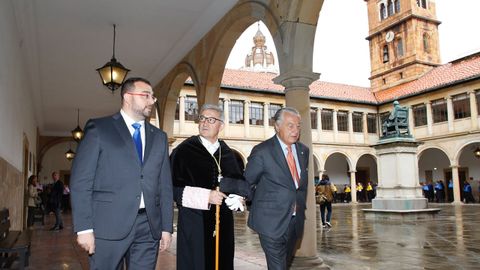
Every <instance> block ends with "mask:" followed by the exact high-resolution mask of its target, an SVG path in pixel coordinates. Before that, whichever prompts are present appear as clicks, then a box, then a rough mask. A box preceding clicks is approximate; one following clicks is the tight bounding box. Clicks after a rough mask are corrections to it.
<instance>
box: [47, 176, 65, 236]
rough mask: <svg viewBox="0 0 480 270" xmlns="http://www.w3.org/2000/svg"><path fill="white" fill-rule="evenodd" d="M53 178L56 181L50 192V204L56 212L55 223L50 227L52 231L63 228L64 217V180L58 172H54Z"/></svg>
mask: <svg viewBox="0 0 480 270" xmlns="http://www.w3.org/2000/svg"><path fill="white" fill-rule="evenodd" d="M52 179H53V181H54V183H53V186H52V192H51V193H50V199H49V200H50V205H51V207H52V211H53V212H54V213H55V225H53V227H52V228H50V230H51V231H59V230H63V219H62V197H63V182H62V181H61V180H60V174H59V173H58V172H52Z"/></svg>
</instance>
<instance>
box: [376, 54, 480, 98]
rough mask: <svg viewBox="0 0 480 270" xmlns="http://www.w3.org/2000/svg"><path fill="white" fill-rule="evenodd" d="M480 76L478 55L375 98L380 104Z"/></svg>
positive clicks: (383, 92)
mask: <svg viewBox="0 0 480 270" xmlns="http://www.w3.org/2000/svg"><path fill="white" fill-rule="evenodd" d="M479 76H480V55H478V54H477V55H474V56H472V57H465V58H463V59H462V60H458V61H452V62H450V63H447V64H445V65H442V66H439V67H436V68H434V69H432V70H430V71H429V72H427V73H425V74H424V75H423V76H422V77H420V78H418V79H417V80H414V81H411V82H408V83H405V84H402V85H398V86H395V87H392V88H389V89H385V90H382V91H378V92H376V93H375V97H376V99H377V101H378V102H380V103H383V102H386V101H391V100H394V99H397V98H401V97H405V96H409V95H414V94H419V93H422V92H425V91H429V90H431V89H434V88H438V87H442V86H448V85H449V84H452V83H455V82H459V81H462V80H466V79H469V78H475V77H479Z"/></svg>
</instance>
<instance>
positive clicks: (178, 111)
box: [175, 98, 180, 120]
mask: <svg viewBox="0 0 480 270" xmlns="http://www.w3.org/2000/svg"><path fill="white" fill-rule="evenodd" d="M179 119H180V98H177V106H176V107H175V120H179Z"/></svg>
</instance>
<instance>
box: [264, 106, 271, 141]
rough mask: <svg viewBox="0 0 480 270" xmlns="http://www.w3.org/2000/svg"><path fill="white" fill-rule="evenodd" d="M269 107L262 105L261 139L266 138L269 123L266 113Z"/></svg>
mask: <svg viewBox="0 0 480 270" xmlns="http://www.w3.org/2000/svg"><path fill="white" fill-rule="evenodd" d="M269 106H270V103H268V102H264V103H263V138H267V137H268V135H269V134H268V122H269V119H268V118H269V113H268V107H269Z"/></svg>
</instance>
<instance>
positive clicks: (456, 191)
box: [450, 165, 462, 204]
mask: <svg viewBox="0 0 480 270" xmlns="http://www.w3.org/2000/svg"><path fill="white" fill-rule="evenodd" d="M450 168H452V181H453V204H462V198H461V196H460V192H462V191H461V190H460V177H459V176H458V165H452V166H450Z"/></svg>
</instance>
